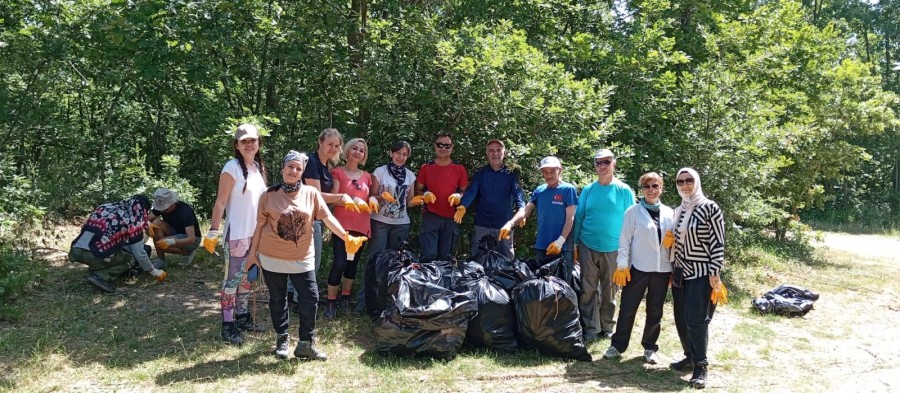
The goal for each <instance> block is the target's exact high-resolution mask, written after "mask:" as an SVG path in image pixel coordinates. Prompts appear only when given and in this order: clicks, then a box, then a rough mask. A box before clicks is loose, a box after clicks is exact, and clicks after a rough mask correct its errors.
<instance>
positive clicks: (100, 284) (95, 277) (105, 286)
mask: <svg viewBox="0 0 900 393" xmlns="http://www.w3.org/2000/svg"><path fill="white" fill-rule="evenodd" d="M87 282H89V283H90V284H91V285H93V286H95V287H97V288H98V289H100V290H101V291H103V292H106V293H115V292H116V287H115V286H113V285H112V283H111V282H109V281H106V279H104V278H103V277H100V275H99V274H97V273H94V272H91V273H88V275H87Z"/></svg>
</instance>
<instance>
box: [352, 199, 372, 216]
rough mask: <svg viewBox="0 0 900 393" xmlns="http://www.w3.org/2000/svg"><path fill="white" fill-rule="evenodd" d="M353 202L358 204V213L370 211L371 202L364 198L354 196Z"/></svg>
mask: <svg viewBox="0 0 900 393" xmlns="http://www.w3.org/2000/svg"><path fill="white" fill-rule="evenodd" d="M353 203H354V204H356V211H357V212H358V213H366V214H368V213H369V203H368V202H366V201H364V200H363V199H362V198H359V197H357V198H353Z"/></svg>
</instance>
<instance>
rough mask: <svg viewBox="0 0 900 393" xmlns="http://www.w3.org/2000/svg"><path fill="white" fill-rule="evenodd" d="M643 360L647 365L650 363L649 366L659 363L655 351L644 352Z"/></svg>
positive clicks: (647, 350) (646, 350)
mask: <svg viewBox="0 0 900 393" xmlns="http://www.w3.org/2000/svg"><path fill="white" fill-rule="evenodd" d="M644 360H646V361H647V363H650V364H656V363H659V357H657V356H656V351H654V350H652V349H645V350H644Z"/></svg>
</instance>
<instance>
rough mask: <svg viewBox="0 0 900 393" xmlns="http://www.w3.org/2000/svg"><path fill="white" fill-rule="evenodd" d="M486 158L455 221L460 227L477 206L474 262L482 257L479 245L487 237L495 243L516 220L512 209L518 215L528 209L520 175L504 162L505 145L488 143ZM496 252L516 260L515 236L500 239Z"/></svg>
mask: <svg viewBox="0 0 900 393" xmlns="http://www.w3.org/2000/svg"><path fill="white" fill-rule="evenodd" d="M485 150H486V154H487V159H488V165H485V166H484V167H482V168H481V169H480V170H478V172H475V175H474V176H472V183H471V184H469V189H468V190H466V193H465V195H463V198H462V203H461V204H460V206H459V207H457V208H456V214H455V215H454V216H453V219H454V220H456V222H457V223H461V222H462V218H463V216H464V215H465V214H466V210H467V209H468V208H469V207H471V206H472V203H473V202H476V201H477V202H478V203H477V204H476V205H475V231H474V233H473V235H472V254H471V255H472V258H475V257H477V256H478V255H479V254H481V251H480V249H479V248H478V242H479V241H480V240H481V238H482V237H484V236H485V235H490V236H491V237H492V238H494V239H496V238H497V237H498V236H499V234H500V228H502V227H503V225H504V224H506V223H507V221H509V219H510V218H512V216H513V209H515V211H517V212H518V211H519V210H522V209H524V208H525V194H524V193H523V192H522V186H521V184H520V183H519V175H518V174H517V173H515V172H513V171H512V170H510V169H509V168H507V167H506V164H504V162H503V160H504V158H506V146H505V145H504V144H503V141H500V140H498V139H492V140H490V141H488V143H487V148H486V149H485ZM497 251H498V252H500V253H501V254H503V255H504V256H505V257H507V258H509V259H510V260H511V259H513V258H514V257H515V250H513V238H512V235H510V237H508V238H506V239H501V240H500V242H499V244H498V245H497Z"/></svg>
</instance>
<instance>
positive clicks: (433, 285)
mask: <svg viewBox="0 0 900 393" xmlns="http://www.w3.org/2000/svg"><path fill="white" fill-rule="evenodd" d="M479 247H480V248H481V251H482V252H481V255H480V256H479V257H478V258H476V260H474V261H423V262H420V261H419V260H418V259H417V257H416V255H415V254H414V253H413V252H412V251H410V250H409V249H406V248H401V249H400V250H397V251H392V250H388V251H383V252H381V253H378V254H375V255H373V256H372V257H371V258H370V259H369V261H368V263H367V264H366V274H365V279H366V285H365V286H364V287H365V288H366V293H365V299H366V311H367V312H368V313H369V315H370V316H371V317H373V318H375V338H376V341H377V349H378V351H380V352H383V353H394V354H398V355H404V356H413V355H421V356H429V357H433V358H439V359H452V358H454V357H455V356H456V354H457V353H458V352H459V350H460V349H461V348H462V346H463V345H464V344H466V345H469V346H472V347H476V348H484V347H486V348H493V349H495V350H500V351H508V352H511V351H517V350H519V349H528V348H534V349H537V350H538V351H539V352H541V353H543V354H546V355H551V356H559V357H564V358H572V359H577V360H583V361H591V355H590V354H589V353H588V352H587V350H586V349H585V346H584V343H583V341H582V336H581V335H582V331H581V325H580V318H579V315H578V296H577V294H576V291H575V290H574V289H573V285H572V284H575V283H578V282H580V279H579V278H578V272H577V271H575V272H567V271H565V270H566V269H565V268H563V266H562V264H561V260H560V259H559V258H555V259H553V260H550V261H547V262H545V263H538V262H537V261H534V260H515V261H510V260H509V259H507V258H505V257H504V256H503V255H502V254H500V253H498V252H497V251H495V249H496V247H497V241H496V240H494V239H493V238H492V237H487V236H486V237H485V238H484V239H482V240H481V241H480V242H479ZM576 287H577V285H576Z"/></svg>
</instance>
